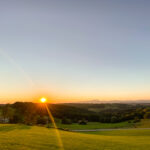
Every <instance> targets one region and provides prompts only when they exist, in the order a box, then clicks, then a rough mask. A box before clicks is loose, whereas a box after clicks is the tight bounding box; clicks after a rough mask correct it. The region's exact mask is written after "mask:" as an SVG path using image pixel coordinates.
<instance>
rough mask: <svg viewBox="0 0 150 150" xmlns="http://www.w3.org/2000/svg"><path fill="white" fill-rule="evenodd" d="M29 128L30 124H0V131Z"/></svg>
mask: <svg viewBox="0 0 150 150" xmlns="http://www.w3.org/2000/svg"><path fill="white" fill-rule="evenodd" d="M30 128H31V126H27V125H2V126H0V132H9V131H13V130H27V129H30Z"/></svg>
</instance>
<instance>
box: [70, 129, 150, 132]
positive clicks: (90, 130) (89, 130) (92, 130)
mask: <svg viewBox="0 0 150 150" xmlns="http://www.w3.org/2000/svg"><path fill="white" fill-rule="evenodd" d="M113 130H150V128H116V129H87V130H71V131H73V132H96V131H113Z"/></svg>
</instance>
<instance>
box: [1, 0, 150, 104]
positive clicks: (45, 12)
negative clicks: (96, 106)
mask: <svg viewBox="0 0 150 150" xmlns="http://www.w3.org/2000/svg"><path fill="white" fill-rule="evenodd" d="M149 8H150V1H148V0H125V1H122V0H44V1H43V0H21V1H20V0H4V1H2V0H1V1H0V103H12V102H15V101H37V100H38V99H39V98H40V97H42V96H44V97H47V98H48V99H49V101H50V102H56V103H63V102H78V101H84V100H85V101H87V100H106V101H107V100H142V99H143V100H147V99H150V59H149V57H150V15H149V14H150V9H149Z"/></svg>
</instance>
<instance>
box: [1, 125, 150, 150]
mask: <svg viewBox="0 0 150 150" xmlns="http://www.w3.org/2000/svg"><path fill="white" fill-rule="evenodd" d="M59 133H60V136H61V139H62V142H63V145H64V149H65V150H150V142H149V141H150V130H149V129H145V130H144V129H123V130H114V131H101V132H90V133H76V132H69V131H61V130H59ZM0 150H59V146H58V139H57V136H56V133H55V130H54V129H51V128H45V127H38V126H26V125H13V124H12V125H10V124H9V125H4V124H1V125H0Z"/></svg>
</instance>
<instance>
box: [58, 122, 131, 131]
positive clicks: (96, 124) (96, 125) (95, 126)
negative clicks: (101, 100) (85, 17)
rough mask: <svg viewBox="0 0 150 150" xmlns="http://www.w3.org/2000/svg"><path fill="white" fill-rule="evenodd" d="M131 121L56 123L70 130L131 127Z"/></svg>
mask: <svg viewBox="0 0 150 150" xmlns="http://www.w3.org/2000/svg"><path fill="white" fill-rule="evenodd" d="M133 125H134V124H133V123H128V122H120V123H99V122H89V123H88V124H87V125H79V124H77V123H74V124H71V125H65V124H60V123H58V124H57V126H58V127H59V128H64V129H70V130H84V129H108V128H131V127H133Z"/></svg>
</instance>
